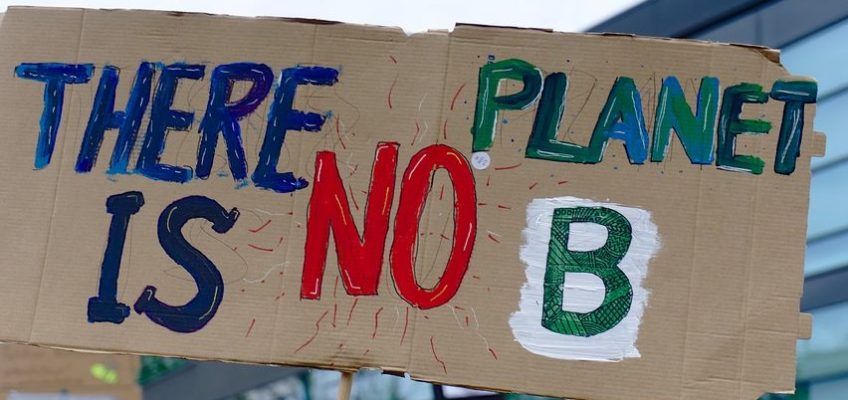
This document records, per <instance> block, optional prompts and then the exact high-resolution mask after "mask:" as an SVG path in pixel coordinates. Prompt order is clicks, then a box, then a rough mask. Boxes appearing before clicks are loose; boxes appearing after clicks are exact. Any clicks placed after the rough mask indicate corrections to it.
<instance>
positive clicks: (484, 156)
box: [471, 151, 492, 170]
mask: <svg viewBox="0 0 848 400" xmlns="http://www.w3.org/2000/svg"><path fill="white" fill-rule="evenodd" d="M491 163H492V158H491V157H489V153H487V152H485V151H476V152H474V153H471V166H472V167H474V169H478V170H484V169H486V168H489V164H491Z"/></svg>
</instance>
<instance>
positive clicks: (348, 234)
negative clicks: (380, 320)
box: [300, 142, 398, 300]
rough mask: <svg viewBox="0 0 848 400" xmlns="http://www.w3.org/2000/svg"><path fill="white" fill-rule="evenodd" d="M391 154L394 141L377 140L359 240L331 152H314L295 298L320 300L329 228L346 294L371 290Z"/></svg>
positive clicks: (391, 182) (379, 258)
mask: <svg viewBox="0 0 848 400" xmlns="http://www.w3.org/2000/svg"><path fill="white" fill-rule="evenodd" d="M397 154H398V144H397V143H383V142H381V143H379V144H377V152H376V155H375V156H374V166H373V167H372V170H371V187H370V189H369V191H368V199H367V200H366V203H365V221H364V228H363V229H364V234H363V235H362V237H361V238H360V236H359V231H358V230H357V229H356V224H355V223H354V221H353V217H352V216H351V214H350V205H349V204H348V200H347V193H346V192H345V188H344V185H342V179H341V177H339V170H338V168H337V167H336V154H335V153H333V152H331V151H322V152H319V153H318V154H317V155H316V156H315V177H314V178H313V180H314V187H313V189H312V197H311V198H310V199H309V214H308V216H307V219H306V254H305V255H304V258H303V278H302V281H301V286H300V298H301V299H310V300H318V299H320V298H321V282H322V280H323V277H324V267H325V265H326V262H327V247H328V246H329V244H330V228H332V230H333V239H335V243H336V253H337V256H338V263H339V273H340V274H341V277H342V283H344V287H345V290H347V293H348V294H350V295H353V296H361V295H376V294H377V286H378V285H379V283H380V269H381V266H382V264H383V250H384V249H385V245H386V234H387V233H388V231H389V213H390V212H391V209H392V199H393V197H394V187H395V170H396V169H397ZM351 195H352V194H351Z"/></svg>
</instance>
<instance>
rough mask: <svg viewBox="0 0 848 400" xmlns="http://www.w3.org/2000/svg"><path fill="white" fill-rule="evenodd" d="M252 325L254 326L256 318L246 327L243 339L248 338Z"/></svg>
mask: <svg viewBox="0 0 848 400" xmlns="http://www.w3.org/2000/svg"><path fill="white" fill-rule="evenodd" d="M253 325H256V318H254V319H253V321H250V326H249V327H247V333H245V334H244V337H248V336H250V332H251V331H253Z"/></svg>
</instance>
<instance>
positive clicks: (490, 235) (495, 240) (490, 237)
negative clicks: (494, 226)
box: [486, 233, 501, 243]
mask: <svg viewBox="0 0 848 400" xmlns="http://www.w3.org/2000/svg"><path fill="white" fill-rule="evenodd" d="M486 236H488V237H489V239H491V240H492V241H493V242H495V243H500V242H501V241H500V240H498V238H496V237H495V235H492V234H491V233H490V234H488V235H486Z"/></svg>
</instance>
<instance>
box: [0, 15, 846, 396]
mask: <svg viewBox="0 0 848 400" xmlns="http://www.w3.org/2000/svg"><path fill="white" fill-rule="evenodd" d="M21 3H23V4H30V5H45V6H77V7H92V8H146V9H176V10H180V11H200V12H208V13H220V14H233V15H246V16H256V15H273V16H286V17H305V18H318V19H328V20H340V21H344V22H353V23H367V24H376V25H389V26H401V27H402V28H404V30H406V31H407V32H418V31H423V30H426V29H427V28H431V29H450V28H452V27H453V25H454V23H456V22H471V23H482V24H491V25H509V26H521V27H537V28H550V29H555V30H558V31H589V32H623V33H634V34H639V35H650V36H665V37H675V38H691V39H701V40H715V41H722V42H734V43H746V44H757V45H764V46H768V47H773V48H779V49H781V50H782V56H781V61H782V63H783V65H785V66H786V67H787V69H788V70H789V71H791V72H792V73H793V74H795V75H809V76H814V77H815V78H816V79H817V80H818V82H819V91H818V95H819V98H818V111H817V113H816V119H815V127H816V130H817V131H821V132H825V133H827V136H828V146H827V156H826V157H823V158H818V159H814V160H813V177H812V189H811V195H810V196H811V198H810V215H809V228H808V232H807V255H806V265H805V275H806V278H805V291H804V297H803V300H802V304H801V308H802V311H804V312H809V313H812V314H813V315H814V320H813V321H814V323H813V338H812V339H811V340H809V341H799V342H798V376H797V381H798V384H797V386H798V393H797V394H796V395H794V396H788V395H769V396H766V397H764V398H763V399H764V400H765V399H768V400H775V399H798V400H843V399H846V398H848V395H846V393H848V340H846V339H848V290H846V289H845V288H848V207H843V205H844V203H843V201H845V198H844V197H843V196H846V197H848V184H846V183H848V135H845V134H844V133H845V132H843V130H844V128H843V127H842V126H841V125H839V123H840V121H844V120H845V116H846V115H848V113H846V111H848V73H846V65H848V46H846V42H847V41H848V1H846V0H771V1H753V0H697V1H696V0H691V1H681V0H648V1H641V2H640V1H634V0H609V1H601V0H599V1H591V2H588V1H576V0H541V1H534V2H529V3H528V2H527V0H525V1H524V2H522V3H523V4H524V3H528V4H533V5H534V6H533V7H516V6H515V2H509V1H496V0H490V1H453V0H451V1H448V0H436V1H415V2H413V1H404V0H385V1H382V0H374V1H363V2H355V3H354V2H349V1H342V0H339V1H332V0H328V1H321V0H314V1H310V2H309V4H297V3H294V2H287V1H280V2H274V4H266V3H267V2H262V1H251V0H242V1H239V2H238V3H237V4H234V3H231V2H224V1H182V2H172V1H160V0H148V1H146V2H144V3H143V4H138V2H135V1H132V0H126V1H85V0H76V1H74V0H69V1H21V2H15V4H21ZM7 5H9V4H8V3H7V2H0V6H2V7H3V8H5V7H6V6H7ZM525 5H526V4H525ZM786 229H796V228H795V227H791V226H787V227H786ZM338 380H339V374H338V373H337V372H332V371H314V370H313V371H310V370H305V369H298V368H284V367H261V366H248V365H236V364H225V363H217V362H196V361H186V360H180V359H167V358H158V357H143V358H142V360H141V373H140V376H139V383H140V384H141V385H142V389H143V393H144V398H145V399H148V400H154V399H155V400H170V399H180V400H195V399H196V400H224V399H226V400H230V399H244V400H282V399H285V400H330V399H335V398H336V390H337V385H338ZM352 399H356V400H365V399H369V400H395V399H397V400H404V399H410V400H436V399H536V397H528V396H520V395H500V394H497V395H496V394H492V393H484V392H475V391H468V390H464V389H457V388H442V387H437V386H433V385H430V384H426V383H421V382H414V381H412V380H409V379H405V378H402V377H393V376H387V375H381V374H380V373H379V372H378V371H363V372H360V373H358V374H357V375H356V378H355V381H354V385H353V395H352Z"/></svg>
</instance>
